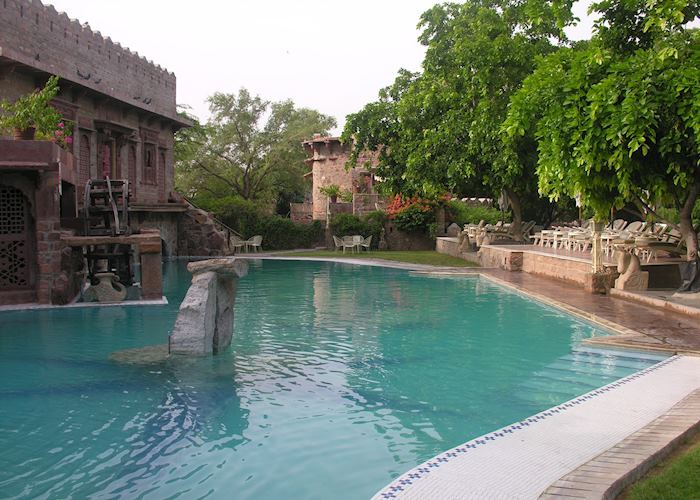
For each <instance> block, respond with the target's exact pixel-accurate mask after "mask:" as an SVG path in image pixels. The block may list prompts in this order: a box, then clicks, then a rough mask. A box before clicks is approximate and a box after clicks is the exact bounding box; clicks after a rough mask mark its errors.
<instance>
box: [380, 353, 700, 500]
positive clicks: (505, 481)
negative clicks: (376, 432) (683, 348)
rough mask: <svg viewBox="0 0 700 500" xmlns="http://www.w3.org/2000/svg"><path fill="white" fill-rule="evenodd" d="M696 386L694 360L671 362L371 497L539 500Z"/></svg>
mask: <svg viewBox="0 0 700 500" xmlns="http://www.w3.org/2000/svg"><path fill="white" fill-rule="evenodd" d="M699 388H700V357H694V356H674V357H672V358H669V359H668V360H666V361H663V362H661V363H659V364H657V365H654V366H652V367H650V368H648V369H646V370H644V371H642V372H639V373H636V374H634V375H631V376H629V377H626V378H624V379H622V380H619V381H617V382H614V383H612V384H610V385H607V386H605V387H602V388H600V389H597V390H595V391H592V392H590V393H588V394H586V395H584V396H581V397H579V398H576V399H573V400H571V401H569V402H567V403H564V404H561V405H559V406H557V407H555V408H552V409H550V410H547V411H544V412H542V413H539V414H537V415H535V416H533V417H530V418H528V419H527V420H524V421H522V422H518V423H516V424H513V425H510V426H507V427H504V428H503V429H499V430H497V431H495V432H492V433H490V434H487V435H485V436H482V437H480V438H477V439H474V440H471V441H469V442H467V443H464V444H463V445H461V446H457V447H456V448H453V449H452V450H449V451H447V452H445V453H442V454H440V455H438V456H437V457H435V458H433V459H431V460H428V461H427V462H425V463H424V464H422V465H420V466H418V467H416V468H414V469H412V470H411V471H409V472H407V473H405V474H404V475H402V476H400V477H399V478H397V479H396V480H395V481H393V482H392V483H391V484H390V485H389V486H387V487H386V488H384V489H383V490H381V491H380V492H379V493H377V495H376V496H375V497H374V498H375V499H388V498H400V499H406V500H408V499H421V500H425V499H441V500H447V499H470V498H474V499H500V498H502V499H533V498H537V497H538V496H540V494H541V493H543V492H544V491H545V489H547V487H548V486H550V485H551V484H552V483H554V482H555V481H557V480H558V479H560V478H561V477H562V476H564V475H566V474H568V473H570V472H571V471H573V470H575V469H576V468H577V467H579V466H581V465H582V464H584V463H586V462H588V461H589V460H591V459H593V458H595V457H596V456H598V455H600V454H601V453H603V452H605V451H606V450H608V449H609V448H612V447H613V446H615V445H616V444H617V443H619V442H620V441H622V440H623V439H625V438H626V437H627V436H629V435H630V434H632V433H634V432H635V431H638V430H640V429H642V428H643V427H645V426H646V425H648V424H650V423H651V422H653V421H654V420H655V419H657V418H658V417H660V416H662V415H664V414H665V413H666V412H667V411H668V410H669V409H670V408H671V407H673V406H674V405H675V404H676V403H678V402H679V401H681V400H683V399H684V398H686V397H687V396H688V395H689V394H691V393H693V392H694V391H695V390H697V389H699ZM650 395H653V397H651V396H650Z"/></svg>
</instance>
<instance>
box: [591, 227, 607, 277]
mask: <svg viewBox="0 0 700 500" xmlns="http://www.w3.org/2000/svg"><path fill="white" fill-rule="evenodd" d="M591 227H592V228H593V238H592V239H593V241H592V248H591V259H592V267H593V269H592V270H591V271H592V272H593V273H600V272H602V271H603V270H604V268H603V242H602V241H601V239H600V233H601V231H602V230H603V224H602V223H601V222H596V221H595V220H592V221H591Z"/></svg>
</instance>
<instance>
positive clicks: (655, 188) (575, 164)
mask: <svg viewBox="0 0 700 500" xmlns="http://www.w3.org/2000/svg"><path fill="white" fill-rule="evenodd" d="M698 6H699V2H698V1H697V0H693V1H690V0H672V1H671V0H662V1H643V0H609V1H607V0H606V1H604V2H600V3H597V4H594V5H593V7H592V9H593V10H594V11H596V12H598V13H599V14H600V18H599V21H598V23H597V26H596V31H595V34H594V36H593V38H592V40H591V41H588V42H583V43H580V44H577V45H575V46H574V47H572V48H567V49H563V50H561V51H559V52H557V53H555V54H552V55H550V56H548V57H546V58H544V59H543V60H542V61H541V62H540V64H539V65H538V68H537V70H536V71H535V72H534V73H533V74H532V75H531V76H530V77H528V78H527V80H526V81H525V83H524V85H523V88H522V89H521V90H520V91H519V92H518V93H517V94H516V95H515V96H514V97H513V99H512V105H511V109H510V112H509V116H508V119H507V121H506V124H505V130H506V131H507V132H508V133H509V135H510V136H511V137H514V138H515V142H517V141H518V138H519V137H528V136H530V135H531V133H533V132H534V134H535V136H536V138H537V143H538V149H539V156H538V162H537V173H538V176H539V189H540V191H541V192H542V193H543V194H545V195H548V196H549V197H550V198H552V199H554V200H556V199H559V198H561V197H573V196H575V195H580V196H581V200H582V201H583V203H584V204H585V205H586V206H588V207H590V208H592V209H593V210H594V211H595V213H596V217H597V218H599V219H601V220H603V219H606V218H607V217H608V215H609V214H610V211H611V209H612V208H620V207H622V206H623V205H624V204H625V203H626V202H632V203H635V204H636V205H637V206H638V207H640V210H642V209H643V210H645V211H647V212H651V213H655V210H654V207H655V206H658V205H673V206H675V207H676V208H677V209H678V211H679V213H680V223H679V224H678V226H677V227H678V229H679V230H680V231H681V233H682V234H683V237H684V239H685V242H686V247H687V250H688V257H689V258H691V259H695V258H697V250H698V238H697V231H698V228H697V227H693V223H692V217H691V214H692V210H693V207H694V205H695V203H696V201H697V200H698V195H699V194H700V152H699V150H698V148H699V146H700V34H699V33H698V32H697V31H696V30H688V29H686V25H687V23H688V22H690V21H692V20H693V19H694V18H695V17H697V14H698V10H699V9H698Z"/></svg>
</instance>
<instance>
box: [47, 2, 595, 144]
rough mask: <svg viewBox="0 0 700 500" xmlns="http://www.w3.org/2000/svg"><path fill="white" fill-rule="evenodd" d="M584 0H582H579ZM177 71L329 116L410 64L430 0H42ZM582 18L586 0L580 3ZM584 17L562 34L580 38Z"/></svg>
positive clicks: (200, 89)
mask: <svg viewBox="0 0 700 500" xmlns="http://www.w3.org/2000/svg"><path fill="white" fill-rule="evenodd" d="M589 1H590V0H582V2H585V3H586V4H587V3H588V2H589ZM44 2H45V3H52V4H53V5H54V7H55V8H56V10H58V11H64V12H66V13H67V14H68V16H69V17H71V18H74V19H76V18H77V19H78V20H79V21H80V22H81V23H85V22H87V23H89V24H90V27H91V28H92V29H93V30H94V31H100V32H101V33H102V35H103V36H109V37H111V38H112V40H114V41H116V42H119V43H120V44H121V45H122V46H124V47H128V48H130V49H131V50H132V51H136V52H138V53H139V54H140V55H142V56H145V57H147V58H148V59H150V60H152V61H154V62H155V63H156V64H160V65H161V66H162V67H165V68H167V69H168V70H169V71H172V72H174V73H175V75H176V76H177V101H178V103H179V104H188V105H190V106H192V108H193V111H194V114H195V115H197V116H199V117H200V118H201V119H206V118H207V117H208V114H209V113H208V108H207V105H206V102H205V100H206V98H207V97H208V96H209V95H211V94H213V93H214V92H217V91H218V92H226V93H235V92H237V91H238V89H239V88H240V87H246V88H247V89H248V90H250V91H251V93H253V94H259V95H260V96H261V97H263V98H264V99H269V100H274V101H277V100H283V99H292V100H293V101H294V103H295V104H296V105H297V106H299V107H309V108H314V109H317V110H319V111H320V112H322V113H325V114H328V115H331V116H334V117H335V118H336V119H337V121H338V124H339V128H338V129H337V130H336V131H335V132H339V131H340V130H342V126H343V124H344V122H345V116H346V115H347V114H349V113H353V112H355V111H358V110H359V109H360V108H362V106H364V105H365V104H366V103H368V102H370V101H373V100H375V99H376V97H377V92H378V91H379V89H380V88H382V87H385V86H387V85H389V84H390V83H391V82H392V81H393V80H394V77H395V76H396V72H397V71H398V70H399V68H402V67H403V68H406V69H409V70H412V71H416V70H418V69H419V68H420V63H421V61H422V59H423V53H424V50H423V47H422V46H421V45H420V44H419V43H418V42H417V37H418V34H419V32H418V31H417V30H416V24H417V23H418V20H419V17H420V15H421V13H423V12H424V11H425V10H427V9H428V8H430V7H431V6H432V5H434V4H435V3H436V2H435V1H434V0H353V1H347V0H345V1H340V0H315V1H310V0H199V1H187V2H185V1H182V0H44ZM579 7H580V8H579V9H578V12H577V14H578V16H579V17H581V18H582V19H583V18H584V15H585V10H586V8H585V7H584V6H579ZM589 33H590V22H588V23H585V24H584V25H582V26H579V27H578V28H576V29H575V30H574V31H572V32H571V33H570V36H571V37H572V38H576V39H580V38H588V36H589Z"/></svg>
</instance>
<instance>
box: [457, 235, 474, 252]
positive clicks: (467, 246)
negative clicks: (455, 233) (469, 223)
mask: <svg viewBox="0 0 700 500" xmlns="http://www.w3.org/2000/svg"><path fill="white" fill-rule="evenodd" d="M457 249H458V250H459V252H460V253H466V252H470V251H471V249H472V244H471V241H469V233H468V232H467V231H462V232H460V233H459V240H458V243H457Z"/></svg>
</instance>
